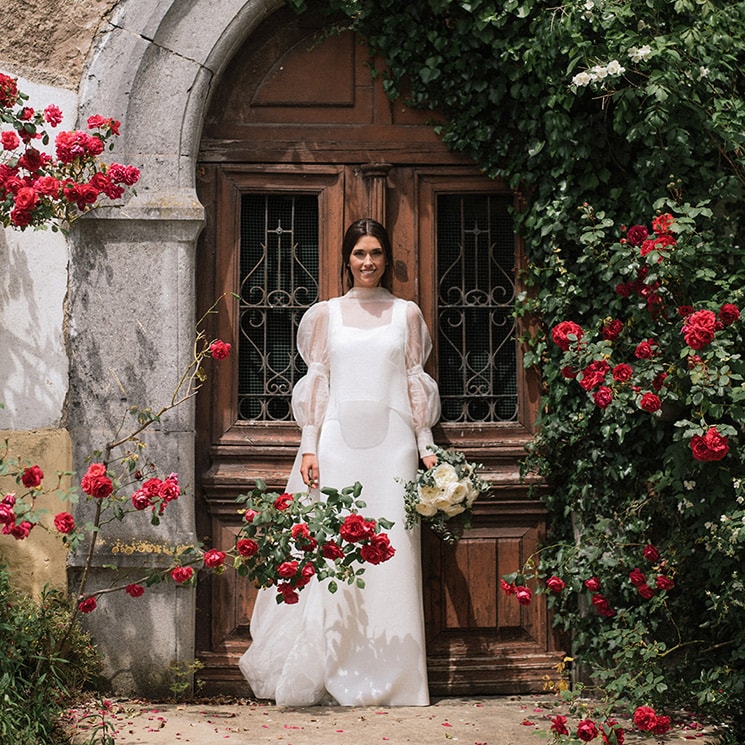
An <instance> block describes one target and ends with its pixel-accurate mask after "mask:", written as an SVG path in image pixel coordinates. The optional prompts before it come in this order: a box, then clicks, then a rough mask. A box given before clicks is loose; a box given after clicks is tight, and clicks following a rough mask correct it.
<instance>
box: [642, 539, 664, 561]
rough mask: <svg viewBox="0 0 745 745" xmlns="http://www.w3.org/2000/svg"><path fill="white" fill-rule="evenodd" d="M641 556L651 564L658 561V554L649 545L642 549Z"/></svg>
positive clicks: (653, 547) (655, 549)
mask: <svg viewBox="0 0 745 745" xmlns="http://www.w3.org/2000/svg"><path fill="white" fill-rule="evenodd" d="M642 556H643V557H644V558H645V559H646V560H647V561H651V562H655V561H659V560H660V552H659V551H658V550H657V548H656V547H655V546H653V545H652V544H651V543H650V544H648V545H646V546H645V547H644V550H643V551H642Z"/></svg>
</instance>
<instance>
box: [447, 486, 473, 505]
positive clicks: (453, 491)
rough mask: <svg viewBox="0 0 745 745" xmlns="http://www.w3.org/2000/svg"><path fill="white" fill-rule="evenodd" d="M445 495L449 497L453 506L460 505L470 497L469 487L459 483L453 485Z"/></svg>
mask: <svg viewBox="0 0 745 745" xmlns="http://www.w3.org/2000/svg"><path fill="white" fill-rule="evenodd" d="M445 493H446V494H447V495H448V498H449V499H450V502H451V504H458V503H459V502H462V501H463V500H464V499H465V498H466V497H467V496H468V487H467V486H466V485H465V484H464V483H463V482H462V481H458V482H457V483H455V484H451V485H450V486H449V487H448V488H447V490H446V492H445Z"/></svg>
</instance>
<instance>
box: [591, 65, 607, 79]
mask: <svg viewBox="0 0 745 745" xmlns="http://www.w3.org/2000/svg"><path fill="white" fill-rule="evenodd" d="M590 75H591V76H592V77H593V79H594V80H602V79H603V78H605V77H606V76H607V75H608V68H607V67H603V66H602V65H595V67H593V68H592V69H591V70H590Z"/></svg>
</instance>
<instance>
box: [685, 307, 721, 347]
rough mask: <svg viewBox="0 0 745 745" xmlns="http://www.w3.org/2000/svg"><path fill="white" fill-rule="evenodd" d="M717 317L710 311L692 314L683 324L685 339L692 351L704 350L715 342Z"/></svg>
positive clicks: (698, 311) (699, 311)
mask: <svg viewBox="0 0 745 745" xmlns="http://www.w3.org/2000/svg"><path fill="white" fill-rule="evenodd" d="M716 324H717V317H716V315H714V313H713V312H712V311H710V310H697V311H695V312H694V313H691V315H689V316H688V317H687V318H686V319H685V323H684V324H683V329H682V333H683V338H684V339H685V342H686V344H687V345H688V346H689V347H690V348H691V349H703V348H704V347H705V346H706V345H707V344H710V343H711V342H712V341H713V340H714V333H715V332H716Z"/></svg>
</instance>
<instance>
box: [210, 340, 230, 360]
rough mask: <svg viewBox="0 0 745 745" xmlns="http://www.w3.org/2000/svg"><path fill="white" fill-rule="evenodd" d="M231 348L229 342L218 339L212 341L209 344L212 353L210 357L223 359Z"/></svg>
mask: <svg viewBox="0 0 745 745" xmlns="http://www.w3.org/2000/svg"><path fill="white" fill-rule="evenodd" d="M231 349H232V347H231V346H230V344H228V343H227V342H224V341H221V340H220V339H218V340H217V341H213V342H212V344H210V354H211V355H212V358H213V359H216V360H224V359H225V358H226V357H227V356H228V355H229V354H230V350H231Z"/></svg>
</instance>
